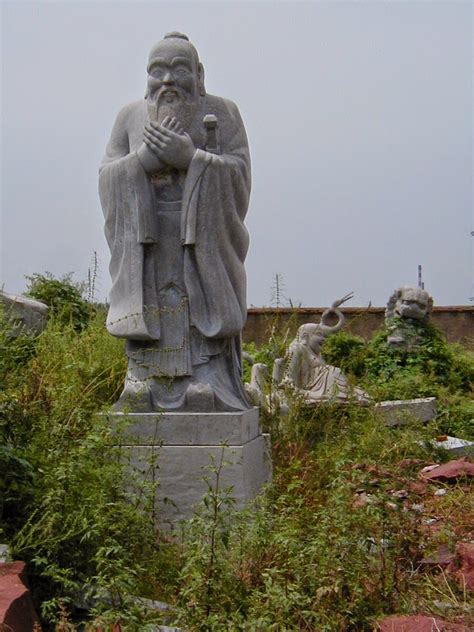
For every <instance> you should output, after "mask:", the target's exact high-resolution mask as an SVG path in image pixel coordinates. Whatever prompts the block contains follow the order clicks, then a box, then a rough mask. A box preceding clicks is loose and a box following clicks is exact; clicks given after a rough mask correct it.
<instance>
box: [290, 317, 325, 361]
mask: <svg viewBox="0 0 474 632" xmlns="http://www.w3.org/2000/svg"><path fill="white" fill-rule="evenodd" d="M324 338H325V335H324V332H323V331H321V328H320V326H319V325H317V324H316V323H306V324H304V325H301V327H299V328H298V334H297V339H298V341H299V342H301V343H302V344H303V345H305V346H306V347H309V348H310V349H311V351H313V353H316V354H319V353H321V346H322V344H323V342H324Z"/></svg>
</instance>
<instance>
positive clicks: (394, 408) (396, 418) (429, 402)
mask: <svg viewBox="0 0 474 632" xmlns="http://www.w3.org/2000/svg"><path fill="white" fill-rule="evenodd" d="M375 413H376V414H377V415H378V416H379V417H380V419H381V420H382V421H383V423H385V425H386V426H402V425H404V424H407V423H410V422H412V421H419V422H420V423H427V422H428V421H431V420H432V419H434V418H435V417H436V414H437V410H436V397H419V398H417V399H394V400H388V401H385V402H380V403H378V404H375Z"/></svg>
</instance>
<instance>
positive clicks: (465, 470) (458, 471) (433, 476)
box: [420, 457, 474, 483]
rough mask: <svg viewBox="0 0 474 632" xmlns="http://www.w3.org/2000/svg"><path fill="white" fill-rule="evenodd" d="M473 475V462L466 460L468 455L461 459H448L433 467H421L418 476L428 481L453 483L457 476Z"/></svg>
mask: <svg viewBox="0 0 474 632" xmlns="http://www.w3.org/2000/svg"><path fill="white" fill-rule="evenodd" d="M473 476H474V463H471V462H470V461H469V460H468V457H464V458H462V459H456V460H455V461H449V462H448V463H443V465H438V466H435V467H430V469H429V470H428V468H423V470H422V471H421V472H420V477H421V478H424V479H426V480H428V481H434V482H437V483H454V482H456V481H457V480H458V479H459V478H463V477H473Z"/></svg>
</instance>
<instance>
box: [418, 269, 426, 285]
mask: <svg viewBox="0 0 474 632" xmlns="http://www.w3.org/2000/svg"><path fill="white" fill-rule="evenodd" d="M418 287H419V288H420V290H424V289H425V282H424V281H423V269H422V267H421V264H419V265H418Z"/></svg>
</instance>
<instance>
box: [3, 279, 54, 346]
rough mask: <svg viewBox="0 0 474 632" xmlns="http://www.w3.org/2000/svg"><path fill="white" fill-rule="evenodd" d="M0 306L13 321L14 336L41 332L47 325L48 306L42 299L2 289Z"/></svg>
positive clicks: (12, 333) (12, 332)
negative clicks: (10, 292) (38, 299)
mask: <svg viewBox="0 0 474 632" xmlns="http://www.w3.org/2000/svg"><path fill="white" fill-rule="evenodd" d="M0 306H1V307H2V310H3V313H4V315H5V316H6V318H8V319H9V320H10V321H11V323H12V331H11V335H12V336H18V335H19V334H20V333H31V334H40V333H41V332H42V331H43V330H44V328H45V327H46V323H47V320H48V306H47V305H45V304H44V303H42V302H41V301H37V300H35V299H33V298H28V297H27V296H22V295H18V294H9V293H8V292H4V291H3V290H0Z"/></svg>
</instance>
